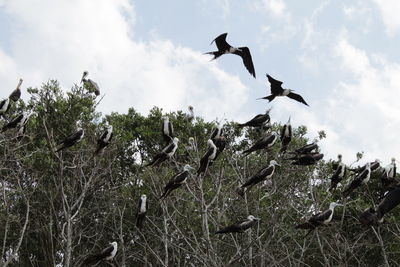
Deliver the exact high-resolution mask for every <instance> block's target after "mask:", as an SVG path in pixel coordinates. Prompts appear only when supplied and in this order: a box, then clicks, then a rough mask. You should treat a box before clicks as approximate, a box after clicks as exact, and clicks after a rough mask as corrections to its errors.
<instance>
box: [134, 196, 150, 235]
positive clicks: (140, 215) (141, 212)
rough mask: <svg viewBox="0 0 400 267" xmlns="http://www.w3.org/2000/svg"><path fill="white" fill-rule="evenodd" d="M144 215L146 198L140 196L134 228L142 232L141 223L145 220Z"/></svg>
mask: <svg viewBox="0 0 400 267" xmlns="http://www.w3.org/2000/svg"><path fill="white" fill-rule="evenodd" d="M146 213H147V196H146V195H144V194H143V195H141V197H140V199H139V203H138V208H137V211H136V227H137V228H138V229H139V230H142V228H143V223H144V221H145V220H146Z"/></svg>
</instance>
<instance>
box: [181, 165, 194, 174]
mask: <svg viewBox="0 0 400 267" xmlns="http://www.w3.org/2000/svg"><path fill="white" fill-rule="evenodd" d="M183 170H184V171H187V172H188V171H190V170H194V168H193V167H192V166H190V165H189V164H186V165H185V166H184V167H183Z"/></svg>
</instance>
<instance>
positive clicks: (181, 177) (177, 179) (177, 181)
mask: <svg viewBox="0 0 400 267" xmlns="http://www.w3.org/2000/svg"><path fill="white" fill-rule="evenodd" d="M188 174H189V172H188V171H182V172H180V173H178V174H176V175H175V176H174V177H173V178H172V179H171V181H172V180H173V181H174V184H180V183H182V182H183V181H185V179H186V178H187V177H188Z"/></svg>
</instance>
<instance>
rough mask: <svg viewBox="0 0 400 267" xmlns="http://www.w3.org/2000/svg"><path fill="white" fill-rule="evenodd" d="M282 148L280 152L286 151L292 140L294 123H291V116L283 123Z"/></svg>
mask: <svg viewBox="0 0 400 267" xmlns="http://www.w3.org/2000/svg"><path fill="white" fill-rule="evenodd" d="M280 139H281V149H280V150H279V153H281V154H282V153H285V152H286V150H287V147H288V145H289V143H290V141H291V140H292V125H290V117H289V120H288V122H287V123H286V124H285V125H283V127H282V129H281V136H280Z"/></svg>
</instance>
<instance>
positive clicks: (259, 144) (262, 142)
mask: <svg viewBox="0 0 400 267" xmlns="http://www.w3.org/2000/svg"><path fill="white" fill-rule="evenodd" d="M276 140H278V134H277V133H276V132H272V133H271V134H267V135H266V136H264V137H263V138H261V139H259V140H257V141H256V142H255V144H254V145H252V146H251V147H250V148H249V149H247V150H245V151H243V152H242V153H243V154H244V156H247V155H249V154H250V153H252V152H254V151H256V150H260V149H268V148H270V147H272V146H273V145H274V144H275V142H276Z"/></svg>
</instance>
